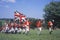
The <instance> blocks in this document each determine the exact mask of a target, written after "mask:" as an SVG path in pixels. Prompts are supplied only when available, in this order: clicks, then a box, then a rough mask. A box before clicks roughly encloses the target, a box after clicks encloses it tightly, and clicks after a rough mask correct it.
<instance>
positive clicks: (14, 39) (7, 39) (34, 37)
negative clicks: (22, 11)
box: [0, 29, 60, 40]
mask: <svg viewBox="0 0 60 40" xmlns="http://www.w3.org/2000/svg"><path fill="white" fill-rule="evenodd" d="M0 40H60V30H54V31H53V33H52V34H51V35H50V34H49V31H48V30H42V32H41V35H40V36H39V35H38V34H37V30H36V29H35V30H32V29H31V30H30V32H29V35H25V34H5V33H0Z"/></svg>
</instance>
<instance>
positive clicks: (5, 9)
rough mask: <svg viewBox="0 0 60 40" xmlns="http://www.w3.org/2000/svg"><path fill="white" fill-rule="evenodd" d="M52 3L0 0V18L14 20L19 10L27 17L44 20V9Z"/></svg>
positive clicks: (27, 0) (35, 0) (29, 0)
mask: <svg viewBox="0 0 60 40" xmlns="http://www.w3.org/2000/svg"><path fill="white" fill-rule="evenodd" d="M53 1H60V0H53ZM50 2H52V0H0V18H14V12H15V11H16V10H17V11H19V12H20V13H23V14H24V15H26V17H31V18H40V19H43V14H45V12H44V10H43V9H44V8H45V6H46V5H47V4H49V3H50Z"/></svg>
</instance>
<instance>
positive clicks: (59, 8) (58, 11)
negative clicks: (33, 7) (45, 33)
mask: <svg viewBox="0 0 60 40" xmlns="http://www.w3.org/2000/svg"><path fill="white" fill-rule="evenodd" d="M44 11H45V14H44V18H45V21H46V23H47V22H48V21H49V20H54V26H56V27H59V28H60V2H56V1H55V2H50V3H49V4H48V5H46V6H45V8H44Z"/></svg>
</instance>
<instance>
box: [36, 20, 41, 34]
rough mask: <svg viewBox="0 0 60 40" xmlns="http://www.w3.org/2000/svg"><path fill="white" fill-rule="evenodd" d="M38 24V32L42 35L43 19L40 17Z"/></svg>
mask: <svg viewBox="0 0 60 40" xmlns="http://www.w3.org/2000/svg"><path fill="white" fill-rule="evenodd" d="M36 26H37V29H38V34H39V35H40V32H41V30H42V21H41V20H40V19H39V20H38V21H37V22H36Z"/></svg>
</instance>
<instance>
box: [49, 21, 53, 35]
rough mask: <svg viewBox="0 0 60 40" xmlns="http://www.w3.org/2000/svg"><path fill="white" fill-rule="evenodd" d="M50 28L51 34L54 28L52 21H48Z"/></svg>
mask: <svg viewBox="0 0 60 40" xmlns="http://www.w3.org/2000/svg"><path fill="white" fill-rule="evenodd" d="M48 28H49V33H50V34H51V33H52V28H53V23H52V21H48Z"/></svg>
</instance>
